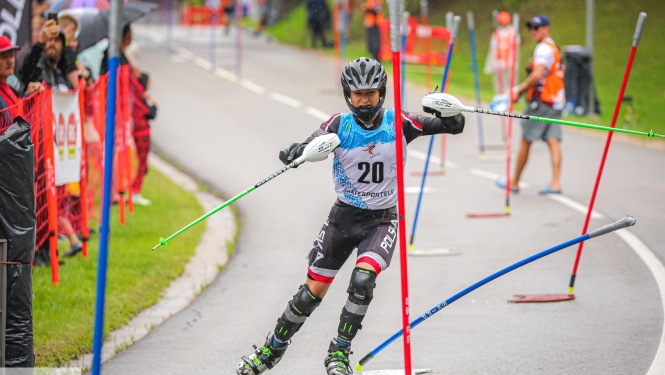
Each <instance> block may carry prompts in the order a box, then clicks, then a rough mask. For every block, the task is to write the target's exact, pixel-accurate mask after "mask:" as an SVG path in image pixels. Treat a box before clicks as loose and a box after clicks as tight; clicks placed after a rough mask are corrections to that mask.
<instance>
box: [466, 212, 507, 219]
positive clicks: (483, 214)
mask: <svg viewBox="0 0 665 375" xmlns="http://www.w3.org/2000/svg"><path fill="white" fill-rule="evenodd" d="M492 217H510V213H508V212H478V213H471V214H466V218H467V219H487V218H492Z"/></svg>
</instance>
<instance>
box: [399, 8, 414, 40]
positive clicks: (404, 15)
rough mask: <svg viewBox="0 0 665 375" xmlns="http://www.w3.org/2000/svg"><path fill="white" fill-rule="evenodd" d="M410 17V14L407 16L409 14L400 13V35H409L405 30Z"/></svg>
mask: <svg viewBox="0 0 665 375" xmlns="http://www.w3.org/2000/svg"><path fill="white" fill-rule="evenodd" d="M410 16H411V14H409V12H402V29H401V30H400V32H401V34H402V35H407V36H408V35H409V33H408V30H407V28H408V27H409V17H410ZM400 44H401V43H400Z"/></svg>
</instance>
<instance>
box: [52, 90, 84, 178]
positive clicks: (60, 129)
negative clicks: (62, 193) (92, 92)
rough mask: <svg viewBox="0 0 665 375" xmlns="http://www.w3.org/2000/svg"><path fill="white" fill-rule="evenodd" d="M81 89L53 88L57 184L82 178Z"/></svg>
mask: <svg viewBox="0 0 665 375" xmlns="http://www.w3.org/2000/svg"><path fill="white" fill-rule="evenodd" d="M81 126H82V124H81V111H80V109H79V91H76V92H73V93H69V92H61V91H58V90H53V133H54V134H55V137H54V149H55V152H54V156H55V158H54V159H55V185H56V186H62V185H65V184H69V183H72V182H79V181H80V180H81V154H82V142H83V139H82V134H81V133H82V128H81Z"/></svg>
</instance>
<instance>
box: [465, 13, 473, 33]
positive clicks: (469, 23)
mask: <svg viewBox="0 0 665 375" xmlns="http://www.w3.org/2000/svg"><path fill="white" fill-rule="evenodd" d="M466 24H467V26H469V30H473V29H474V26H473V12H472V11H468V12H466Z"/></svg>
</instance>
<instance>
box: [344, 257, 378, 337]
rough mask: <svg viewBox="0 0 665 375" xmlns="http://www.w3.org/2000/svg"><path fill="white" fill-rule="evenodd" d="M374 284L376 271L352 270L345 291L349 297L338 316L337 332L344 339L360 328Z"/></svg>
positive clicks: (372, 293) (354, 333)
mask: <svg viewBox="0 0 665 375" xmlns="http://www.w3.org/2000/svg"><path fill="white" fill-rule="evenodd" d="M375 286H376V272H374V271H370V270H366V269H363V268H358V267H356V269H354V270H353V274H352V275H351V283H350V284H349V288H348V289H347V292H348V293H349V299H348V300H347V301H346V305H344V308H342V315H341V316H340V317H339V327H338V329H337V333H338V334H339V336H340V337H341V338H343V339H345V340H348V341H351V340H353V338H354V337H355V336H356V334H357V333H358V330H360V329H362V321H363V319H364V318H365V314H366V313H367V308H368V307H369V303H370V302H371V301H372V298H373V297H374V287H375Z"/></svg>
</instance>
